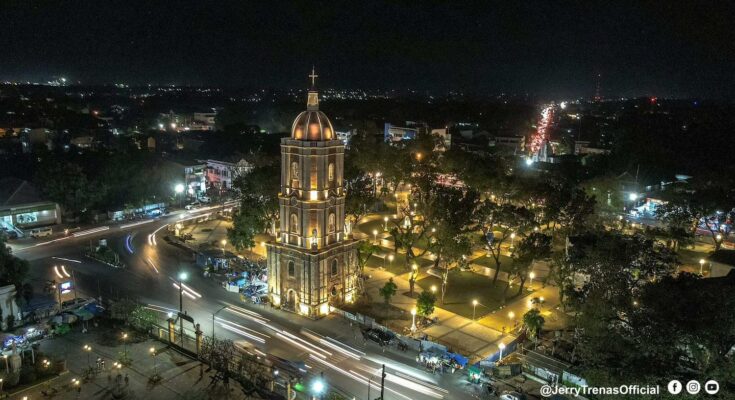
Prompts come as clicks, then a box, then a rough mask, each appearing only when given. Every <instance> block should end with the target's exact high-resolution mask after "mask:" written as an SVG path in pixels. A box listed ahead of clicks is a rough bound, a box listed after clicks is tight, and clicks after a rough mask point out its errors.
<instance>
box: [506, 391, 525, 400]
mask: <svg viewBox="0 0 735 400" xmlns="http://www.w3.org/2000/svg"><path fill="white" fill-rule="evenodd" d="M500 400H526V395H525V394H522V393H518V392H508V391H505V392H503V394H501V395H500Z"/></svg>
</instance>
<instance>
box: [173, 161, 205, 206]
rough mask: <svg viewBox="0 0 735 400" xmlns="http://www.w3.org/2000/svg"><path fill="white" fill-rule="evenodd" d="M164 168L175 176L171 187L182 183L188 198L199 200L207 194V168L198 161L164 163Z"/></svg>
mask: <svg viewBox="0 0 735 400" xmlns="http://www.w3.org/2000/svg"><path fill="white" fill-rule="evenodd" d="M166 168H169V169H170V170H171V174H172V175H174V176H175V181H174V182H172V186H175V185H177V184H179V183H183V185H184V191H185V192H186V195H187V196H188V197H193V198H200V197H202V196H204V195H206V193H207V173H206V172H207V166H206V164H205V163H203V162H198V161H171V160H169V161H166Z"/></svg>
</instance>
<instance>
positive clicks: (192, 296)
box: [174, 283, 197, 300]
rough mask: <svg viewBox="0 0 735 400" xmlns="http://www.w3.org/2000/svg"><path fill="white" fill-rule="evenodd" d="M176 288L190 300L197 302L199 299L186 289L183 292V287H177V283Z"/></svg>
mask: <svg viewBox="0 0 735 400" xmlns="http://www.w3.org/2000/svg"><path fill="white" fill-rule="evenodd" d="M174 287H175V288H176V290H181V292H182V293H184V294H185V295H186V297H188V298H190V299H192V300H196V299H197V297H196V296H194V295H193V294H191V293H189V291H188V290H186V289H184V290H182V289H181V287H180V286H179V285H177V284H176V283H174Z"/></svg>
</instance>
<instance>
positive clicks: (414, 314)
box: [411, 307, 416, 332]
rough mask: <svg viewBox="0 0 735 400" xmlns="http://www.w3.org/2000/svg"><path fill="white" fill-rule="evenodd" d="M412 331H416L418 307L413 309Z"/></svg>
mask: <svg viewBox="0 0 735 400" xmlns="http://www.w3.org/2000/svg"><path fill="white" fill-rule="evenodd" d="M411 320H412V321H411V332H416V307H414V308H412V309H411Z"/></svg>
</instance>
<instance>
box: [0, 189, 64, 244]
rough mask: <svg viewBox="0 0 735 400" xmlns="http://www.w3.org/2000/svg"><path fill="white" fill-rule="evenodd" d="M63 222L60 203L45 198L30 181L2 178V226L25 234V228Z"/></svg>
mask: <svg viewBox="0 0 735 400" xmlns="http://www.w3.org/2000/svg"><path fill="white" fill-rule="evenodd" d="M59 223H61V210H60V209H59V205H58V204H56V203H54V202H51V201H46V200H44V199H43V198H42V197H41V195H40V193H39V192H38V190H37V189H36V188H35V187H34V186H33V185H31V184H30V183H29V182H27V181H24V180H22V179H17V178H2V179H0V228H2V229H3V230H5V231H8V232H11V231H15V232H16V233H18V234H19V235H21V234H23V232H22V230H23V229H29V228H34V227H38V226H46V225H54V224H59Z"/></svg>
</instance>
